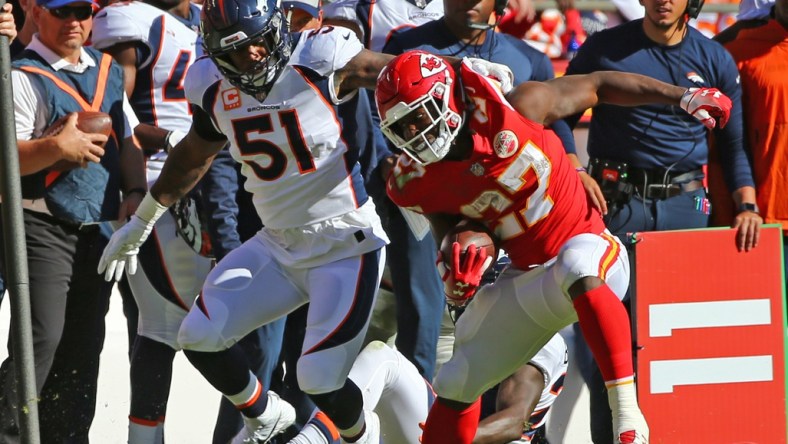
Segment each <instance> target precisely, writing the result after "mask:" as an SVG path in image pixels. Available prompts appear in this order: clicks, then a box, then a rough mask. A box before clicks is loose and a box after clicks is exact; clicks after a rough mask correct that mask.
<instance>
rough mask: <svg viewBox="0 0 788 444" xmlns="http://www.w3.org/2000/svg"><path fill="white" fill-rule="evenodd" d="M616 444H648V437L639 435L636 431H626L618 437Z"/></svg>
mask: <svg viewBox="0 0 788 444" xmlns="http://www.w3.org/2000/svg"><path fill="white" fill-rule="evenodd" d="M616 443H617V444H648V436H643V435H641V434H640V433H639V432H638V431H636V430H627V431H626V432H621V433H620V434H619V435H618V441H616Z"/></svg>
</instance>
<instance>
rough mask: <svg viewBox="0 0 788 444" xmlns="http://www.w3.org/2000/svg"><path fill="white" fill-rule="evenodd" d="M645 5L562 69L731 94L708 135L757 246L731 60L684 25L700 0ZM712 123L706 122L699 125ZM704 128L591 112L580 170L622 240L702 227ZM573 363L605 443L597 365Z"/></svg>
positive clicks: (651, 113)
mask: <svg viewBox="0 0 788 444" xmlns="http://www.w3.org/2000/svg"><path fill="white" fill-rule="evenodd" d="M642 3H643V6H644V7H645V17H644V18H643V19H641V20H634V21H631V22H628V23H625V24H623V25H620V26H618V27H615V28H611V29H608V30H605V31H600V32H598V33H596V34H594V35H592V36H591V37H589V39H588V40H587V41H586V42H585V44H583V46H581V47H580V50H579V52H578V53H577V56H576V57H575V58H574V59H573V60H572V61H571V62H570V63H569V67H568V69H567V74H585V73H591V72H595V71H623V72H635V73H640V74H645V75H648V76H651V77H654V78H656V79H659V80H662V81H663V82H667V83H671V84H674V85H678V86H681V87H683V88H703V87H716V88H718V89H719V90H720V91H722V93H724V94H725V95H727V96H729V97H730V98H731V100H732V101H733V109H732V111H731V118H730V121H729V123H728V125H727V126H725V127H724V128H721V129H715V130H714V134H715V136H716V139H717V140H718V141H719V146H720V150H721V153H722V154H723V156H724V159H725V160H724V167H725V179H726V183H728V184H729V186H730V189H731V190H733V192H732V198H733V199H734V201H735V202H736V206H737V208H739V209H740V212H739V213H738V215H737V216H736V217H735V219H734V220H733V221H732V226H733V227H734V228H736V229H737V232H736V238H735V242H736V245H737V247H738V248H739V249H740V250H743V251H747V250H750V249H752V248H754V247H755V246H756V245H757V242H758V233H759V229H760V225H761V222H762V221H761V217H760V216H759V215H758V213H757V211H754V210H755V208H754V205H755V203H756V199H755V188H754V186H753V185H754V182H753V179H752V172H751V169H750V164H749V161H748V159H747V154H746V152H745V150H744V143H743V142H744V140H743V127H742V112H741V88H740V86H739V84H738V83H737V77H738V72H737V70H736V66H735V64H734V63H733V60H732V59H731V57H730V55H729V54H727V53H726V52H725V50H724V49H723V48H722V47H721V46H719V45H717V44H716V43H715V42H713V41H711V40H709V39H708V38H706V37H704V36H703V35H702V34H701V33H700V32H699V31H697V30H696V29H694V28H692V27H690V26H688V20H689V18H691V17H694V16H696V15H697V14H698V13H699V12H700V5H701V3H702V2H699V1H697V0H689V1H688V0H672V1H669V2H665V1H660V0H643V1H642ZM713 123H714V119H710V120H709V121H708V122H705V125H706V126H709V124H713ZM706 126H704V123H701V122H699V121H697V120H695V119H693V118H691V117H690V116H687V115H685V114H684V113H681V112H680V111H679V109H678V108H677V107H676V106H673V105H648V106H639V107H634V108H624V107H619V106H611V105H600V106H597V107H596V108H594V112H593V116H592V118H591V123H590V128H589V136H588V154H589V156H590V158H591V161H590V165H589V172H590V173H591V175H589V174H586V173H584V172H583V173H580V176H581V178H582V180H583V182H584V184H585V186H586V189H587V190H588V191H589V194H590V195H591V196H596V197H595V201H596V202H597V203H598V205H599V206H600V207H601V208H603V211H604V212H606V213H607V214H606V216H605V223H606V225H607V227H608V229H609V230H610V231H611V232H613V234H614V235H616V236H618V237H619V238H621V239H622V241H624V243H625V244H627V243H628V242H627V233H630V232H637V231H655V230H674V229H686V228H705V227H707V226H708V225H709V203H708V199H707V196H706V191H705V189H704V187H703V177H704V174H703V171H702V167H703V165H704V164H706V162H707V159H708V145H707V141H706V138H707V133H708V130H707V128H706ZM578 166H579V165H578ZM592 176H593V177H592ZM600 186H601V190H600ZM603 195H604V197H603ZM578 337H580V335H578ZM574 362H577V363H578V367H579V368H580V370H581V372H582V373H583V375H584V378H585V379H586V382H587V383H588V385H589V389H590V391H591V422H592V437H593V439H594V442H610V441H611V440H612V439H613V431H612V430H611V429H610V416H609V415H610V409H607V408H606V407H605V404H606V402H605V401H606V396H605V391H604V385H603V384H602V380H601V378H600V376H599V373H598V369H596V366H594V364H593V362H591V360H590V359H588V357H587V356H586V357H585V358H584V357H582V356H577V357H576V358H575V360H574ZM592 374H593V375H592Z"/></svg>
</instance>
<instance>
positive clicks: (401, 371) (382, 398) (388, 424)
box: [298, 334, 567, 444]
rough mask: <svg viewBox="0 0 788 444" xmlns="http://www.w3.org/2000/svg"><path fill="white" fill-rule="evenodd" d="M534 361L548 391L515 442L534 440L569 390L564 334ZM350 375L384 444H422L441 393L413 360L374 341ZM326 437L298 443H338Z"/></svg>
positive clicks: (311, 437) (306, 435)
mask: <svg viewBox="0 0 788 444" xmlns="http://www.w3.org/2000/svg"><path fill="white" fill-rule="evenodd" d="M528 363H529V364H531V365H533V366H535V367H537V368H538V369H539V370H540V371H541V372H542V375H543V376H544V389H542V393H541V395H540V397H539V402H538V403H537V404H536V407H535V408H534V411H533V412H532V413H531V417H530V420H529V421H528V422H529V427H527V428H526V429H524V430H523V435H522V437H521V438H520V439H518V440H516V441H512V443H527V442H531V438H532V437H533V435H534V434H535V429H537V428H539V427H541V426H542V425H544V424H545V422H546V421H547V418H548V415H549V411H550V407H552V405H553V403H554V402H555V399H556V397H557V396H558V394H559V393H560V392H561V390H562V389H563V387H564V377H565V376H566V369H567V349H566V343H565V342H564V340H563V339H562V338H561V335H559V334H556V335H554V336H553V337H552V338H551V339H550V341H548V342H547V344H545V346H544V347H542V349H541V350H539V352H537V353H536V355H534V357H533V358H531V359H530V360H529V361H528ZM349 377H350V379H351V380H352V381H353V382H354V383H355V384H356V385H357V386H358V387H359V389H361V393H362V396H363V399H364V408H365V409H367V410H374V411H375V413H377V414H378V416H379V417H380V432H381V433H380V435H381V442H382V443H383V444H418V443H419V440H420V439H419V438H420V437H421V433H422V430H421V427H419V424H420V423H421V424H423V423H424V422H425V421H426V420H427V414H428V413H429V410H430V408H431V407H432V404H433V402H434V401H435V393H434V392H433V390H432V387H431V386H430V384H429V382H427V381H425V380H424V378H423V377H422V376H421V375H420V374H419V371H418V369H416V367H415V366H414V365H413V364H412V363H411V362H409V361H408V360H407V359H406V358H405V357H404V356H403V355H402V354H401V353H400V352H399V351H397V350H395V349H393V348H391V347H389V346H388V345H386V344H384V343H383V342H380V341H372V342H371V343H370V344H369V345H367V346H366V347H365V348H364V350H362V351H361V353H360V354H359V355H358V357H357V358H356V362H355V363H354V364H353V368H352V370H351V371H350V375H349ZM523 408H525V406H523ZM322 433H323V435H322V436H315V434H314V433H311V432H305V433H301V435H300V436H299V437H298V438H299V441H298V442H308V443H310V444H320V443H325V442H332V437H331V436H330V432H329V431H328V430H322Z"/></svg>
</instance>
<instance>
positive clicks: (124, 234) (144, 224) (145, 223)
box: [98, 193, 167, 282]
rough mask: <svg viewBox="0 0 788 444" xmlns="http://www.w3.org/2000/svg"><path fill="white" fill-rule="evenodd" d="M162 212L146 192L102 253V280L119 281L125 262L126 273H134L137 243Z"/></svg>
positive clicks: (138, 245) (143, 240)
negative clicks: (129, 218)
mask: <svg viewBox="0 0 788 444" xmlns="http://www.w3.org/2000/svg"><path fill="white" fill-rule="evenodd" d="M165 211H167V207H165V206H164V205H162V204H160V203H158V202H157V201H156V199H154V198H153V197H152V196H151V195H150V193H148V194H146V195H145V198H143V199H142V202H140V206H139V207H137V211H136V212H135V213H134V215H133V216H131V220H129V221H128V222H127V223H126V224H125V225H123V226H122V227H120V228H119V229H118V230H117V231H115V233H114V234H113V235H112V238H110V240H109V243H108V244H107V246H106V247H105V248H104V253H102V254H101V259H99V264H98V272H99V274H101V273H104V280H106V281H107V282H110V281H112V280H113V279H114V280H115V281H119V280H120V278H121V277H123V270H124V269H125V268H126V263H127V262H128V270H129V274H134V273H136V272H137V253H139V251H140V246H142V244H143V243H144V242H145V239H147V238H148V236H149V235H150V233H151V231H153V226H154V225H155V224H156V221H157V220H159V217H161V215H162V214H164V212H165Z"/></svg>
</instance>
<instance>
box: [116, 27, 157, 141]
mask: <svg viewBox="0 0 788 444" xmlns="http://www.w3.org/2000/svg"><path fill="white" fill-rule="evenodd" d="M139 45H142V43H140V42H138V41H129V42H121V43H116V44H114V45H112V46H110V47H108V48H104V49H102V51H104V52H106V53H107V54H109V55H111V56H112V58H113V59H115V61H116V62H118V64H120V66H121V67H122V68H123V85H124V88H125V90H126V95H127V96H129V97H131V96H132V94H133V93H134V85H135V84H136V83H137V67H138V66H139V64H140V63H141V61H140V60H139V58H138V57H137V55H138V54H139V53H140V48H139ZM134 135H135V136H137V140H138V141H139V144H140V145H141V146H142V149H143V150H145V153H147V154H153V153H155V152H156V151H158V150H160V149H162V148H164V147H165V146H166V145H167V136H168V135H169V132H168V131H167V130H165V129H163V128H159V127H156V126H153V125H149V124H147V123H140V124H139V125H137V126H136V127H135V128H134Z"/></svg>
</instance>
